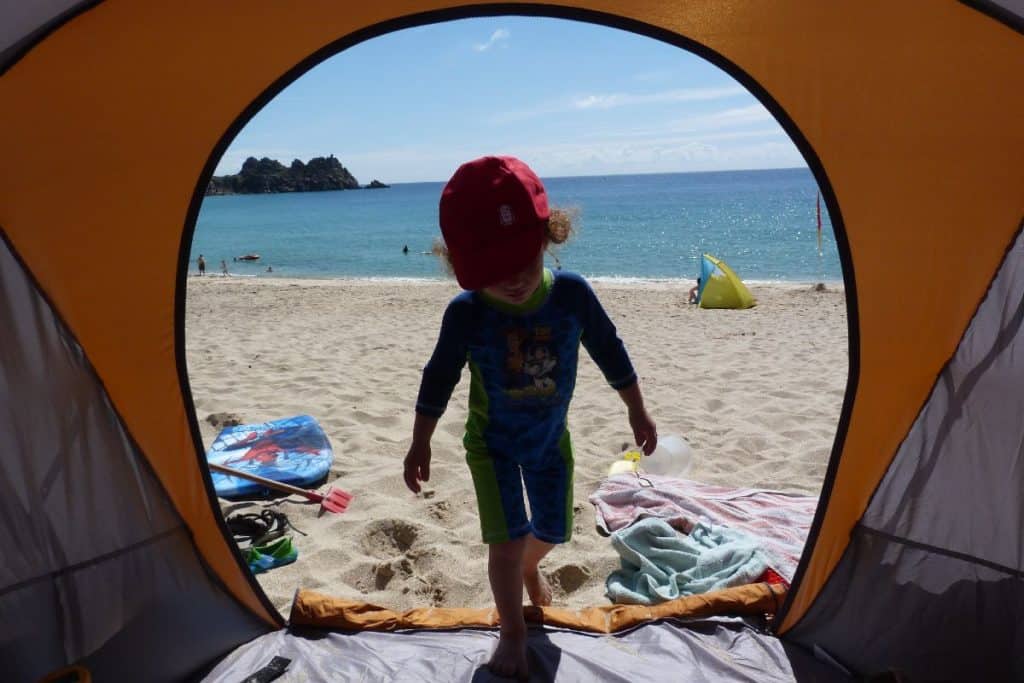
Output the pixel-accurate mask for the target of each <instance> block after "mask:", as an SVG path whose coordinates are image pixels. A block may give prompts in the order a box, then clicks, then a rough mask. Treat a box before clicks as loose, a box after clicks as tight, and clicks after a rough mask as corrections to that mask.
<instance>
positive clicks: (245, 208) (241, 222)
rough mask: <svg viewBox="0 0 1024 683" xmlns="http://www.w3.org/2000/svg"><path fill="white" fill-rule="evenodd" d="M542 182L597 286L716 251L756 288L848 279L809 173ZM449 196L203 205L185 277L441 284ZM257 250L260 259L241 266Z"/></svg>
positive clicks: (684, 265) (357, 194)
mask: <svg viewBox="0 0 1024 683" xmlns="http://www.w3.org/2000/svg"><path fill="white" fill-rule="evenodd" d="M543 181H544V184H545V187H546V188H547V191H548V199H549V202H550V203H551V205H552V206H557V207H575V208H576V209H578V211H579V222H578V227H579V230H578V231H577V234H576V235H575V237H574V238H573V239H572V240H571V241H570V242H569V243H567V244H565V245H562V246H561V247H560V248H559V249H558V251H557V254H558V257H559V259H560V260H561V263H562V267H563V268H565V269H567V270H573V271H576V272H578V273H581V274H583V275H585V276H588V277H590V278H596V279H612V278H619V279H628V280H632V279H676V278H682V279H688V280H693V279H695V278H696V277H697V274H698V273H699V267H700V266H699V258H700V254H701V253H702V252H708V253H710V254H712V255H714V256H717V257H719V258H721V259H723V260H724V261H725V262H726V263H728V264H729V265H730V266H731V267H732V268H733V270H734V271H736V273H737V274H738V275H739V276H740V277H741V278H742V279H744V280H748V281H795V282H817V281H840V280H842V272H841V270H840V265H839V257H838V253H837V251H836V246H835V240H834V238H833V235H832V228H831V224H830V222H829V217H828V215H827V211H826V210H825V206H824V203H822V223H823V230H822V233H823V249H822V253H821V255H819V252H818V246H817V234H816V233H817V222H816V213H815V199H816V194H817V192H818V188H817V183H816V182H815V180H814V177H813V176H812V175H811V172H810V171H809V170H808V169H780V170H768V171H720V172H712V173H665V174H645V175H610V176H585V177H567V178H543ZM443 186H444V183H441V182H432V183H404V184H395V185H392V186H391V187H390V188H387V189H379V190H342V191H337V192H306V193H290V194H266V195H232V196H210V197H206V198H205V199H204V201H203V204H202V207H201V209H200V213H199V218H198V222H197V224H196V230H195V234H194V237H193V242H192V261H191V268H190V270H191V271H194V270H195V261H196V257H198V256H199V254H203V255H204V256H205V258H206V261H207V270H208V272H214V273H217V272H220V265H219V264H220V261H221V260H222V259H223V260H225V261H226V262H227V265H228V268H229V271H230V272H231V273H233V274H239V275H255V276H258V277H298V278H351V277H355V278H430V279H439V278H443V277H445V275H444V271H443V269H442V268H441V266H440V264H439V262H438V259H437V258H436V257H434V256H432V255H430V254H429V252H430V248H431V244H432V243H433V241H434V239H435V237H438V236H439V235H440V230H439V229H438V227H437V204H438V198H439V197H440V195H441V189H442V187H443ZM403 245H408V247H409V253H408V254H404V253H403V252H402V247H403ZM249 253H255V254H259V255H260V260H259V261H258V262H242V261H237V262H236V261H234V260H233V259H234V257H236V256H240V255H243V254H249ZM268 266H269V267H271V268H273V272H272V273H268V272H267V267H268Z"/></svg>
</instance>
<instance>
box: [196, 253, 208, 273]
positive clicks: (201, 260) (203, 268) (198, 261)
mask: <svg viewBox="0 0 1024 683" xmlns="http://www.w3.org/2000/svg"><path fill="white" fill-rule="evenodd" d="M196 266H197V267H198V268H199V274H200V275H206V259H204V258H203V255H202V254H200V255H199V258H197V259H196Z"/></svg>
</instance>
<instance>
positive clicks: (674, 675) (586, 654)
mask: <svg viewBox="0 0 1024 683" xmlns="http://www.w3.org/2000/svg"><path fill="white" fill-rule="evenodd" d="M497 639H498V633H497V631H496V630H493V629H492V630H485V629H459V630H452V631H403V632H395V633H383V632H373V631H362V632H357V633H343V632H336V631H320V630H309V629H303V630H299V629H282V630H280V631H275V632H273V633H268V634H267V635H265V636H261V637H259V638H257V639H255V640H253V641H251V642H249V643H246V644H245V645H243V646H241V647H239V648H238V649H236V650H235V651H234V652H232V653H231V654H230V655H228V656H227V657H226V658H225V659H224V660H222V661H221V662H220V663H219V664H218V665H217V666H216V667H214V668H213V669H212V670H210V672H209V673H208V674H207V675H206V677H205V678H203V679H202V680H203V681H206V682H208V683H238V682H239V681H242V680H243V679H245V677H246V676H248V675H250V674H252V673H254V672H255V671H257V670H259V669H260V668H262V667H264V666H266V665H267V664H268V663H269V662H270V660H271V659H272V658H273V657H275V656H280V657H287V658H289V659H291V660H292V661H291V664H289V666H288V670H287V671H286V672H285V674H284V675H283V676H281V677H280V678H278V679H277V680H278V681H280V682H281V683H288V682H289V681H303V682H310V683H313V682H318V681H323V682H325V683H326V682H327V681H416V682H417V683H419V682H421V681H474V682H478V681H506V680H508V679H505V678H498V677H496V676H494V675H492V674H491V673H490V671H489V670H488V669H487V668H486V666H484V665H485V664H486V663H487V660H488V658H489V656H490V653H491V651H492V650H493V649H494V646H495V644H496V643H497ZM529 660H530V669H531V671H530V680H531V681H588V682H589V681H602V682H610V683H613V682H619V681H621V682H622V683H635V682H636V681H692V682H700V681H751V682H752V683H765V682H766V681H845V680H849V679H848V678H847V677H846V676H845V675H844V674H842V673H841V672H839V671H838V670H837V669H835V668H833V667H831V666H829V665H826V664H824V663H822V662H819V661H817V660H815V659H814V658H813V657H811V656H810V655H809V654H807V653H806V651H804V650H801V649H799V648H795V647H793V646H789V645H786V644H784V643H783V641H781V640H779V639H778V638H776V637H775V636H772V635H768V634H765V633H762V632H760V631H758V630H757V629H755V628H753V627H752V626H751V625H750V624H749V623H747V622H745V621H744V620H743V619H740V618H734V617H723V618H714V619H702V620H694V621H687V622H685V623H684V622H680V621H674V620H669V621H662V622H656V623H651V624H645V625H643V626H640V627H638V628H636V629H633V630H631V631H628V632H625V633H619V634H615V635H610V636H609V635H594V634H587V633H580V632H576V631H567V630H556V629H547V628H543V629H542V628H533V629H531V630H530V636H529Z"/></svg>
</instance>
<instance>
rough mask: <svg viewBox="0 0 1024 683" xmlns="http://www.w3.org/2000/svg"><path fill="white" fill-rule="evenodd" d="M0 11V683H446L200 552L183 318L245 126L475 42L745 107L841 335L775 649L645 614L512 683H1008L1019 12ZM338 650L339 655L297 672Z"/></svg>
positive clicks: (1023, 362) (423, 641)
mask: <svg viewBox="0 0 1024 683" xmlns="http://www.w3.org/2000/svg"><path fill="white" fill-rule="evenodd" d="M2 11H3V14H2V16H0V74H2V75H0V149H2V150H3V162H4V173H3V182H2V183H0V231H2V240H0V327H2V329H3V334H2V336H0V359H2V365H0V392H2V393H0V433H2V434H3V435H4V443H3V449H2V454H3V455H2V459H3V460H2V462H3V466H2V467H0V508H2V512H3V514H2V515H0V547H2V548H3V555H4V562H3V564H2V569H0V663H2V665H0V668H2V669H3V672H4V677H5V679H6V680H30V679H32V678H34V677H37V676H40V675H42V674H44V673H46V672H48V671H51V670H53V669H55V668H58V667H60V666H62V665H65V664H69V663H75V662H79V663H82V664H83V665H84V666H87V667H89V668H90V669H91V670H92V671H93V673H94V674H95V677H96V678H97V679H98V680H111V679H113V680H145V681H158V680H174V679H181V678H183V677H186V676H189V675H196V674H197V672H201V671H203V670H207V671H209V675H210V677H211V679H214V680H240V679H241V678H243V677H244V676H243V675H242V674H247V673H249V671H250V670H251V668H257V667H259V666H263V665H264V664H266V660H267V659H269V655H271V654H283V655H284V656H287V657H290V658H291V659H292V660H293V661H292V666H293V667H296V668H299V669H301V671H302V672H303V676H304V680H321V679H327V678H331V677H332V676H333V677H335V678H336V679H344V678H345V677H346V675H348V676H349V677H353V678H354V677H357V676H361V677H363V679H378V680H379V679H386V678H389V677H394V676H397V675H398V674H396V673H395V672H396V671H398V670H399V667H407V668H404V669H401V671H403V674H402V675H407V676H408V677H409V678H410V679H415V678H417V677H418V678H419V679H420V680H428V679H429V680H442V679H452V678H456V679H457V678H465V677H468V675H467V674H466V673H465V672H466V669H465V666H466V664H465V662H466V661H472V658H467V657H466V656H465V653H466V652H469V651H473V648H474V647H478V646H479V641H478V639H479V638H480V637H482V636H481V634H482V633H484V634H485V633H486V632H481V631H477V630H474V629H472V628H470V627H471V626H473V625H474V624H478V623H479V622H478V621H475V617H473V618H467V619H465V620H463V621H459V620H458V619H459V618H461V617H460V616H459V615H462V616H465V614H464V613H460V612H458V611H445V610H431V611H430V613H429V614H428V615H427V617H426V618H428V623H429V624H436V623H438V622H437V621H436V619H442V618H443V619H449V621H447V622H445V623H447V624H448V625H458V626H460V628H454V629H452V630H446V631H416V632H413V633H402V634H394V633H381V632H376V631H372V630H365V629H369V628H370V627H372V626H377V627H378V628H385V629H386V628H395V627H396V626H400V625H402V624H403V623H409V622H408V621H407V622H396V621H389V620H388V619H387V618H384V617H383V616H381V617H380V618H377V616H379V615H377V616H375V615H376V614H377V613H376V612H374V611H373V610H371V609H370V608H368V607H366V606H362V607H360V606H358V605H357V606H355V607H354V608H353V610H354V614H356V615H361V617H359V618H350V617H351V614H352V613H353V612H352V611H351V610H350V612H349V615H350V617H346V618H342V616H339V615H340V614H344V611H341V612H339V611H338V610H335V611H333V612H332V611H329V610H325V611H320V607H321V606H322V605H320V604H319V603H318V602H317V601H316V600H311V601H304V602H303V603H302V604H301V610H297V612H296V614H298V616H299V618H298V619H297V620H295V623H299V622H303V623H305V622H306V621H307V619H306V617H309V618H308V621H312V622H316V619H315V618H313V617H316V616H317V615H318V614H319V615H320V616H322V617H323V620H322V621H320V622H317V623H320V624H321V625H327V626H334V627H344V628H352V627H354V626H353V625H355V626H359V627H362V628H364V632H362V633H359V634H358V635H351V634H349V635H345V636H342V635H340V634H338V633H330V634H326V635H325V634H323V633H321V634H320V635H319V637H316V638H303V637H302V634H301V632H300V631H299V630H297V629H295V628H289V629H284V628H282V626H283V621H282V618H281V616H280V615H279V614H278V613H277V612H276V611H275V609H274V608H273V607H272V606H271V605H270V604H269V603H268V601H267V599H266V597H265V596H264V594H263V593H262V591H261V590H260V588H259V586H258V585H257V584H256V583H255V582H254V581H253V579H252V577H251V576H250V575H249V574H248V572H247V571H246V569H245V567H244V566H243V565H242V564H241V563H240V562H239V561H238V560H237V559H236V557H235V555H234V554H233V552H232V547H231V543H230V541H229V540H228V539H227V538H226V535H225V529H224V528H223V525H222V522H221V521H220V520H219V515H218V513H217V506H216V502H215V499H214V497H213V493H212V490H211V487H210V479H209V476H208V473H207V472H206V470H205V466H204V464H203V453H202V445H201V442H200V439H199V432H198V428H197V423H196V417H195V411H194V409H193V405H192V400H191V393H190V389H189V383H188V374H187V368H186V365H185V356H184V352H183V349H184V342H183V339H184V329H183V326H184V310H183V309H184V300H185V298H184V293H185V288H186V272H187V261H188V254H189V246H190V242H191V236H192V231H193V229H194V225H195V221H196V215H197V212H198V208H199V206H200V203H201V201H202V197H203V190H204V188H205V187H206V185H207V181H208V180H209V178H210V176H211V175H212V171H213V169H214V167H215V165H216V163H217V161H218V159H219V158H220V155H221V154H222V153H223V151H224V150H225V149H226V147H227V145H228V144H229V143H230V141H231V140H232V138H233V137H234V135H235V134H236V133H237V132H238V131H239V130H240V128H241V127H242V126H243V125H244V124H245V123H246V121H248V120H249V119H250V118H251V117H252V116H253V115H254V113H255V112H256V111H258V110H259V109H260V107H262V106H263V105H264V104H265V103H266V102H267V101H268V100H269V99H270V98H272V97H273V96H274V95H275V94H276V93H278V92H279V91H280V90H281V89H282V88H283V87H285V86H286V85H287V84H289V83H290V82H292V81H293V80H294V79H295V78H297V77H298V76H300V75H301V74H302V73H304V72H305V71H307V70H308V69H310V68H311V67H313V66H314V65H315V64H317V63H319V62H320V61H322V60H323V59H325V58H327V57H329V56H331V55H333V54H336V53H337V52H339V51H341V50H343V49H344V48H346V47H348V46H351V45H354V44H356V43H358V42H360V41H363V40H366V39H368V38H372V37H374V36H377V35H380V34H382V33H385V32H387V31H391V30H395V29H399V28H405V27H411V26H415V25H419V24H425V23H430V22H437V21H443V20H448V19H454V18H460V17H469V16H477V15H501V14H527V15H538V16H550V17H561V18H570V19H578V20H583V21H592V22H597V23H602V24H606V25H609V26H614V27H619V28H622V29H626V30H631V31H635V32H637V33H640V34H644V35H647V36H650V37H652V38H655V39H658V40H663V41H666V42H668V43H671V44H674V45H677V46H679V47H680V48H682V49H686V50H691V51H693V52H695V53H697V54H699V55H701V56H703V57H705V58H707V59H708V60H710V61H712V62H713V63H715V64H717V65H719V66H720V67H722V68H723V69H725V70H726V71H727V72H728V73H730V74H731V75H732V76H733V77H735V78H736V79H737V80H739V82H741V83H742V84H744V85H745V86H746V87H747V88H749V89H750V90H751V92H752V93H754V95H755V96H756V97H757V98H758V99H759V100H760V101H761V102H762V103H763V104H764V105H765V106H766V107H768V108H769V110H770V111H771V112H772V113H773V114H774V115H775V116H776V117H777V118H778V120H779V121H780V122H781V124H782V125H783V126H784V127H785V129H786V130H787V132H788V133H789V134H790V136H791V137H792V139H793V140H794V141H795V143H796V145H797V146H798V147H799V149H800V150H801V152H802V154H803V155H804V158H805V159H806V161H807V163H808V165H809V166H810V168H811V169H812V171H813V173H814V175H815V177H816V179H817V182H818V184H819V186H820V187H821V190H822V193H823V196H824V197H825V198H826V201H827V204H828V210H829V214H830V216H831V218H832V223H833V226H834V229H835V231H836V241H837V245H838V248H839V253H840V258H841V260H842V264H843V278H844V284H845V289H846V301H847V317H848V321H849V347H850V367H849V381H848V386H847V392H846V396H845V400H844V403H843V408H842V412H841V417H840V421H839V427H838V430H837V434H836V439H835V444H834V447H833V450H832V455H831V459H830V462H829V466H828V470H827V474H826V478H825V483H824V485H823V489H822V492H821V502H820V505H819V509H818V512H817V515H816V518H815V521H814V524H813V527H812V529H811V533H810V536H809V539H808V542H807V547H806V550H805V552H804V555H803V558H802V561H801V563H800V566H799V568H798V570H797V573H796V576H795V578H794V581H793V584H792V587H791V589H790V591H789V593H788V595H787V596H786V599H785V603H784V604H783V605H782V606H781V609H780V610H778V611H777V615H776V618H775V620H774V622H773V625H772V628H771V631H770V632H761V631H757V630H754V629H750V628H748V627H745V626H744V624H745V623H746V622H743V621H742V620H741V619H740V618H739V617H736V616H731V615H736V614H740V613H741V612H742V611H743V609H744V608H743V605H745V604H746V605H749V604H751V603H756V601H757V598H756V596H755V598H753V599H751V600H747V599H746V598H743V599H731V602H727V603H725V604H724V606H723V604H722V603H718V607H716V608H715V609H713V610H711V611H712V612H717V613H719V615H722V614H723V613H724V615H725V616H718V617H714V618H712V617H707V614H708V612H707V611H704V612H700V611H698V612H692V611H691V612H689V613H688V614H689V615H690V616H691V617H692V618H699V619H701V620H702V621H701V622H700V624H699V625H698V626H694V625H693V624H692V623H691V622H687V623H686V624H681V623H679V622H676V621H672V620H669V621H663V622H661V623H647V622H655V621H657V620H658V619H661V618H665V617H671V616H675V615H673V614H664V613H660V612H654V611H652V612H649V613H647V618H646V619H640V620H639V621H637V620H634V621H624V622H615V620H614V619H605V620H604V622H603V623H605V624H607V623H612V622H614V623H622V624H630V625H631V630H629V631H628V632H627V633H625V634H623V635H621V636H617V637H616V638H593V637H591V636H582V635H580V633H581V631H580V630H579V628H577V627H578V624H577V625H576V626H574V622H572V620H571V619H567V620H566V621H565V622H559V621H558V620H557V619H555V618H554V615H553V613H552V612H551V611H546V612H545V614H544V618H545V620H550V621H552V622H554V623H564V624H566V627H565V628H562V629H560V630H559V629H550V630H545V631H544V632H543V635H542V636H538V637H542V638H543V640H542V641H540V640H538V641H534V642H533V646H532V647H531V657H533V658H534V659H535V661H534V670H536V671H538V672H540V673H538V676H541V677H545V676H547V677H555V676H557V677H560V678H563V679H571V680H581V679H595V678H603V679H610V678H613V672H616V671H617V672H619V673H614V675H615V676H620V678H619V680H626V679H631V680H654V679H657V678H666V677H668V678H671V679H673V680H686V679H690V678H697V677H698V674H697V672H696V671H695V669H696V668H700V670H701V671H700V676H702V677H704V678H706V679H710V678H729V677H744V678H746V679H747V680H786V679H792V678H794V677H800V676H801V675H805V674H806V672H807V671H809V669H807V668H804V667H805V665H807V666H809V664H808V662H812V663H813V662H817V661H820V659H821V658H824V659H828V658H831V659H832V660H834V661H835V662H838V663H841V664H842V665H844V666H845V667H846V668H848V669H849V670H850V671H853V672H855V673H870V672H877V671H882V670H887V669H896V670H900V671H904V672H906V673H907V674H909V675H910V676H912V677H914V678H943V679H966V680H1005V679H1010V678H1015V679H1018V680H1019V679H1021V678H1024V662H1022V658H1024V656H1022V653H1024V623H1022V622H1024V534H1022V533H1021V532H1022V520H1024V493H1022V492H1024V467H1022V462H1024V451H1022V446H1021V444H1022V443H1024V420H1022V419H1021V415H1022V414H1024V334H1022V333H1021V325H1022V320H1024V245H1022V244H1021V238H1020V233H1021V221H1022V217H1024V163H1022V160H1024V126H1022V125H1021V122H1022V121H1024V82H1022V73H1024V35H1022V26H1024V21H1022V18H1021V14H1022V8H1021V4H1020V2H1019V1H1017V0H998V1H985V0H976V1H972V2H958V1H956V0H932V1H929V2H880V1H869V2H864V1H861V0H858V1H856V2H854V1H839V2H819V1H818V0H777V1H776V2H770V3H768V2H761V1H759V0H735V1H733V2H729V3H721V2H718V1H717V0H686V1H685V2H684V1H681V0H644V1H640V2H632V3H622V2H616V1H614V0H578V1H575V2H571V3H562V2H553V3H545V4H518V3H504V4H499V5H494V4H472V3H451V2H436V1H433V0H408V1H404V0H403V1H402V2H399V1H397V0H380V1H379V2H373V3H355V4H353V3H339V2H336V1H335V0H309V1H308V2H302V3H281V2H264V3H252V2H240V1H237V0H225V1H223V2H213V3H210V2H205V3H197V2H173V3H172V2H161V3H154V2H148V1H144V0H107V1H105V2H98V1H90V2H74V1H69V0H47V1H45V2H34V3H5V4H4V5H3V10H2ZM580 49H581V53H583V54H585V51H586V46H580ZM339 87H343V84H339ZM143 264H144V265H143ZM747 588H750V589H756V588H757V586H753V587H747ZM747 597H750V596H747ZM327 602H329V601H327ZM712 602H713V601H712V600H711V598H708V600H707V604H708V605H711V604H712ZM335 607H337V606H335ZM758 609H762V610H763V607H759V608H758ZM773 611H774V610H773ZM303 614H305V615H306V617H303V616H302V615H303ZM684 614H685V612H684ZM310 615H312V617H310ZM419 616H420V617H422V616H423V615H419ZM634 616H635V615H634ZM549 617H550V619H549ZM407 618H410V619H411V618H412V617H408V615H407ZM432 619H433V620H435V621H430V620H432ZM443 619H442V620H443ZM737 619H740V620H739V621H737ZM599 621H601V619H599ZM356 622H359V623H358V624H356ZM413 622H414V623H418V622H415V619H413ZM578 638H588V639H589V640H586V641H584V642H585V644H584V645H580V644H579V643H580V641H579V640H578ZM331 647H334V648H337V652H344V653H345V654H344V655H343V656H328V655H326V654H324V653H323V652H322V651H320V650H318V648H331ZM345 648H348V649H345ZM417 648H427V649H426V650H422V649H421V650H417ZM574 648H575V649H574ZM424 652H427V653H429V655H428V656H424V655H423V653H424ZM559 653H563V654H564V656H561V661H559V656H560V654H559ZM565 653H568V654H565ZM815 654H816V655H817V656H818V657H819V659H812V658H811V657H813V656H814V655H815ZM207 667H214V668H212V669H208V668H207ZM330 667H348V668H347V669H344V671H345V672H348V674H345V673H338V672H339V671H342V669H337V670H332V669H331V668H330ZM424 667H427V668H426V669H424ZM431 667H433V668H431ZM643 667H646V668H643ZM623 671H625V673H622V672H623ZM836 671H837V669H836ZM582 672H586V673H582ZM630 672H632V674H634V675H632V676H631V675H630ZM802 672H803V673H802ZM659 674H660V675H659ZM806 675H809V674H806Z"/></svg>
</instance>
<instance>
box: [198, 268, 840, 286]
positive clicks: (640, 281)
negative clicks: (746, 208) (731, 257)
mask: <svg viewBox="0 0 1024 683" xmlns="http://www.w3.org/2000/svg"><path fill="white" fill-rule="evenodd" d="M572 272H575V271H572ZM580 274H581V275H583V274H582V273H580ZM583 277H585V278H586V279H587V281H588V282H591V283H600V284H602V285H608V286H612V287H634V286H638V287H647V286H651V287H667V286H672V287H675V286H679V287H682V286H684V285H685V286H686V288H687V290H689V288H690V287H692V286H693V285H694V284H695V280H694V278H685V277H680V278H659V277H633V276H616V275H595V276H590V275H583ZM206 278H210V279H211V280H216V281H232V280H241V281H244V282H246V283H248V284H251V283H253V282H259V283H267V284H277V285H299V286H324V287H330V286H332V285H337V284H352V285H360V284H367V285H387V284H409V285H447V284H450V285H453V286H456V288H457V285H456V283H455V278H450V277H436V278H433V277H404V276H397V275H396V276H387V275H372V276H365V277H363V276H355V275H339V276H336V277H327V276H316V277H296V276H287V275H285V276H278V275H276V274H264V273H251V274H250V273H230V274H228V275H224V274H223V273H207V274H206V275H202V276H200V275H199V274H198V273H195V272H193V271H189V273H188V282H189V283H191V282H192V281H194V280H200V279H206ZM818 283H824V285H825V287H826V288H827V289H829V290H832V291H843V290H844V289H845V283H844V282H843V281H842V280H756V279H750V280H743V284H745V285H747V287H748V288H752V287H777V288H780V289H808V288H813V287H814V286H815V285H817V284H818Z"/></svg>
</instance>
